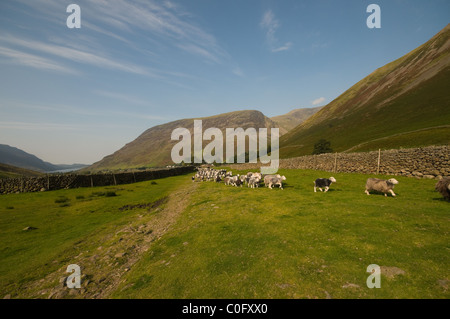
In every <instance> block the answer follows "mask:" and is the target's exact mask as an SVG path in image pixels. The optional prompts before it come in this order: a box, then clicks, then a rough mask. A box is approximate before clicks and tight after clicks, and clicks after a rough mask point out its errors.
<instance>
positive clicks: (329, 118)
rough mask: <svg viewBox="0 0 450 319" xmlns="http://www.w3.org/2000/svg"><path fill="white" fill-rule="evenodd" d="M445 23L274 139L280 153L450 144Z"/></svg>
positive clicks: (449, 34)
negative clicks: (327, 146)
mask: <svg viewBox="0 0 450 319" xmlns="http://www.w3.org/2000/svg"><path fill="white" fill-rule="evenodd" d="M449 83H450V24H449V25H447V26H446V27H445V28H444V29H443V30H441V31H440V32H439V33H438V34H436V35H435V36H434V37H433V38H431V39H430V40H429V41H428V42H426V43H425V44H423V45H421V46H420V47H418V48H416V49H415V50H413V51H411V52H410V53H408V54H406V55H405V56H403V57H401V58H399V59H397V60H395V61H393V62H391V63H389V64H387V65H385V66H383V67H381V68H379V69H377V70H375V71H374V72H373V73H372V74H370V75H368V76H367V77H365V78H364V79H362V80H361V81H359V82H358V83H356V84H355V85H354V86H352V87H351V88H350V89H348V90H347V91H345V92H344V93H343V94H342V95H340V96H339V97H338V98H336V99H335V100H333V101H332V102H330V103H329V104H328V105H326V106H325V107H323V108H322V109H321V110H320V111H319V112H317V113H315V114H314V115H312V116H311V117H310V118H309V119H308V120H306V121H305V122H303V123H302V124H300V125H299V126H297V127H295V128H294V129H292V130H291V131H290V132H288V133H287V134H285V135H283V136H282V137H281V138H280V145H281V148H280V156H281V157H284V158H286V157H294V156H301V155H306V154H311V153H312V151H313V147H314V144H315V143H316V142H317V141H319V140H320V139H326V140H328V141H330V142H331V147H332V149H333V150H334V151H341V152H342V151H369V150H375V149H378V148H382V149H387V148H400V147H418V146H426V145H432V144H448V143H449V142H450V94H449Z"/></svg>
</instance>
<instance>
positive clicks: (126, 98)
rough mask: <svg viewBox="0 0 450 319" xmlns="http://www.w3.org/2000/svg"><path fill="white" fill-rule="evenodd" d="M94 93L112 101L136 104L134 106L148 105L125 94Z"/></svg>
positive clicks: (100, 91) (97, 91)
mask: <svg viewBox="0 0 450 319" xmlns="http://www.w3.org/2000/svg"><path fill="white" fill-rule="evenodd" d="M94 93H96V94H98V95H101V96H104V97H107V98H110V99H114V100H121V101H123V102H127V103H131V104H136V105H146V104H147V105H148V104H149V103H148V102H147V101H144V100H140V99H137V98H135V97H132V96H129V95H126V94H122V93H117V92H108V91H102V90H95V91H94Z"/></svg>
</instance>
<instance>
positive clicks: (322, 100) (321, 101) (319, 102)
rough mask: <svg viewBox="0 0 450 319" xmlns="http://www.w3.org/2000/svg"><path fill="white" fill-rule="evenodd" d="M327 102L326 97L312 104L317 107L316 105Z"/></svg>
mask: <svg viewBox="0 0 450 319" xmlns="http://www.w3.org/2000/svg"><path fill="white" fill-rule="evenodd" d="M325 101H326V99H325V98H324V97H319V98H318V99H315V100H313V101H312V102H311V104H312V105H314V106H316V105H319V104H322V103H323V102H325Z"/></svg>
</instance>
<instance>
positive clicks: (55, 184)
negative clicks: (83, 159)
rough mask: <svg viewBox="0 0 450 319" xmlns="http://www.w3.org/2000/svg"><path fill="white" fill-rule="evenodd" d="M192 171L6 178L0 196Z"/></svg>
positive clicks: (149, 178)
mask: <svg viewBox="0 0 450 319" xmlns="http://www.w3.org/2000/svg"><path fill="white" fill-rule="evenodd" d="M193 169H194V167H193V166H184V167H173V168H166V169H158V170H148V171H139V172H127V173H118V174H113V173H109V174H90V175H78V174H63V175H55V174H51V175H47V176H42V177H30V178H6V179H0V194H11V193H22V192H38V191H47V190H57V189H68V188H78V187H94V186H110V185H120V184H131V183H136V182H142V181H147V180H152V179H158V178H163V177H169V176H176V175H181V174H186V173H189V172H192V171H193Z"/></svg>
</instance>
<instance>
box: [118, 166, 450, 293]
mask: <svg viewBox="0 0 450 319" xmlns="http://www.w3.org/2000/svg"><path fill="white" fill-rule="evenodd" d="M280 174H285V175H286V176H287V181H286V182H287V184H286V187H285V189H284V190H279V189H274V190H269V189H264V188H263V189H256V190H253V189H249V188H246V187H243V188H242V189H238V188H235V187H227V186H224V185H223V184H216V183H203V184H202V185H201V188H200V189H199V191H198V192H197V193H196V195H195V196H194V197H193V199H192V202H191V204H190V205H189V207H188V208H187V209H186V211H185V212H184V214H183V215H182V217H181V219H180V220H179V222H178V224H177V225H176V227H175V228H174V229H173V230H172V231H171V232H170V233H169V234H167V235H166V236H165V237H163V238H162V239H161V240H160V241H159V242H158V243H156V244H155V246H154V247H153V249H151V251H149V252H148V253H147V254H146V255H145V256H144V257H143V259H142V260H141V261H140V262H139V263H138V264H137V265H136V266H135V267H134V269H133V270H132V271H131V272H130V273H129V274H127V276H126V281H125V282H124V283H123V284H122V286H121V287H120V288H119V289H118V290H117V291H116V292H115V293H114V294H113V297H115V298H326V296H327V294H329V295H331V296H332V297H333V298H448V297H450V294H449V293H448V291H446V290H444V288H443V287H441V286H440V285H439V282H438V280H445V279H447V280H448V278H449V268H448V264H449V261H450V260H449V240H448V239H449V238H448V232H449V230H450V227H449V226H450V225H449V217H448V208H449V203H448V202H445V201H443V200H441V198H440V196H439V195H438V194H437V193H436V192H434V191H433V189H434V184H435V181H430V180H417V179H411V178H402V177H398V178H397V179H398V180H399V182H400V183H399V185H397V187H396V192H397V193H398V196H397V197H396V198H392V197H388V198H385V197H384V196H383V195H371V196H367V195H365V194H364V185H365V180H366V179H367V177H368V176H367V175H361V174H334V176H335V177H336V179H337V183H336V184H333V185H332V187H331V190H330V191H329V192H328V193H326V194H325V193H313V183H312V181H313V180H314V179H315V178H316V177H329V175H330V173H327V172H316V171H299V170H286V171H280ZM370 264H378V265H380V266H390V267H398V268H400V269H402V270H404V271H405V272H406V273H405V275H399V276H397V277H395V278H393V279H390V278H387V277H385V276H383V275H382V280H381V289H369V288H367V286H366V279H367V277H368V276H369V273H366V268H367V266H368V265H370ZM348 283H352V284H355V285H358V286H360V288H343V287H342V286H344V285H346V284H348Z"/></svg>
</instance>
